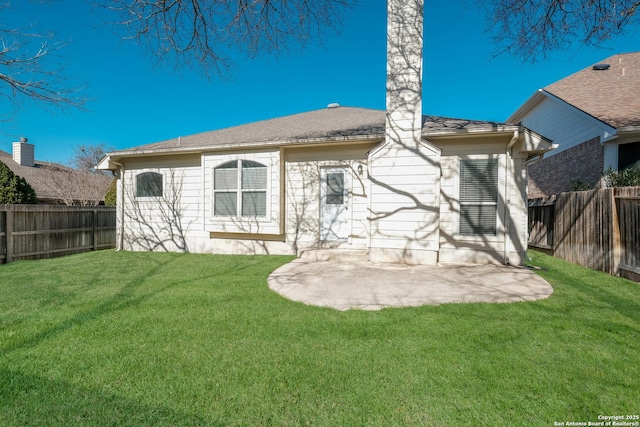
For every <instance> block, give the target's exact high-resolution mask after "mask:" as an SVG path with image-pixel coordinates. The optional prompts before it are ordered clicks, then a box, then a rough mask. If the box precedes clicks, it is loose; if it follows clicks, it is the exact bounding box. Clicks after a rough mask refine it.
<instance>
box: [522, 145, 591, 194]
mask: <svg viewBox="0 0 640 427" xmlns="http://www.w3.org/2000/svg"><path fill="white" fill-rule="evenodd" d="M603 164H604V147H603V146H602V145H601V144H600V138H599V137H596V138H593V139H590V140H589V141H586V142H583V143H582V144H579V145H577V146H575V147H572V148H569V149H568V150H565V151H563V152H561V153H558V154H555V155H553V156H550V157H546V158H544V159H542V160H540V161H538V162H536V163H534V164H531V165H529V167H528V172H529V185H528V193H529V198H530V199H535V198H538V197H546V196H551V195H553V194H558V193H562V192H564V191H569V189H570V187H571V181H572V180H574V179H575V180H578V179H579V180H580V181H582V182H583V183H585V184H588V185H591V186H593V187H595V186H596V185H598V183H599V182H600V178H601V177H602V167H603Z"/></svg>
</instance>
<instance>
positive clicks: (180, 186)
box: [98, 0, 551, 264]
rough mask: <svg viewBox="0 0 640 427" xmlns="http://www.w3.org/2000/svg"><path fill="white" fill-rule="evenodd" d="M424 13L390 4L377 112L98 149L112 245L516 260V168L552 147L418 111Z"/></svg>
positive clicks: (521, 180) (306, 116) (519, 197)
mask: <svg viewBox="0 0 640 427" xmlns="http://www.w3.org/2000/svg"><path fill="white" fill-rule="evenodd" d="M422 19H423V13H422V4H421V1H415V0H414V1H390V2H388V40H389V41H388V77H387V98H386V99H387V109H386V111H384V110H371V109H365V108H353V107H342V106H339V105H338V104H330V105H329V106H328V107H327V108H323V109H319V110H315V111H310V112H305V113H300V114H294V115H291V116H286V117H280V118H275V119H271V120H265V121H259V122H255V123H249V124H245V125H241V126H236V127H231V128H226V129H220V130H215V131H211V132H205V133H201V134H197V135H191V136H186V137H178V138H174V139H171V140H167V141H163V142H158V143H155V144H149V145H143V146H140V147H136V148H132V149H127V150H121V151H115V152H111V153H107V155H106V156H105V158H104V159H102V161H101V162H100V164H99V165H98V167H99V168H101V169H108V170H113V171H116V172H117V174H118V176H119V181H118V209H117V212H118V214H117V215H118V248H119V249H129V250H189V251H192V252H213V253H232V254H255V253H270V254H300V253H301V252H303V251H305V250H307V249H312V248H343V249H351V250H360V251H363V252H365V253H367V254H368V258H369V259H370V260H371V261H377V262H404V263H415V264H435V263H437V262H493V263H511V264H521V263H522V261H523V259H524V255H525V250H526V247H527V244H526V242H527V207H526V188H525V186H526V181H527V176H526V167H525V164H526V161H527V159H530V158H532V157H535V156H537V155H540V154H542V153H544V152H546V151H548V150H550V149H551V143H550V141H548V140H546V139H544V138H542V137H540V136H539V135H537V134H536V133H534V132H531V131H529V130H528V129H526V128H524V127H523V126H520V125H506V124H500V123H493V122H484V121H474V120H461V119H449V118H443V117H434V116H424V115H423V114H422V105H421V104H422V99H421V93H422V87H421V69H422V29H421V28H422ZM405 22H413V23H417V24H416V25H413V24H412V25H410V26H406V24H403V23H405Z"/></svg>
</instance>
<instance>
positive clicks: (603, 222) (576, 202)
mask: <svg viewBox="0 0 640 427" xmlns="http://www.w3.org/2000/svg"><path fill="white" fill-rule="evenodd" d="M529 230H530V237H529V246H531V247H538V248H543V249H547V250H551V251H552V253H553V255H554V256H556V257H558V258H562V259H564V260H566V261H569V262H572V263H575V264H579V265H582V266H585V267H588V268H592V269H597V270H601V271H605V272H607V273H609V274H620V275H624V276H625V277H628V278H632V279H634V280H640V187H628V188H615V189H614V188H606V189H602V190H591V191H580V192H572V193H561V194H557V195H554V196H551V197H548V198H545V199H535V200H530V201H529Z"/></svg>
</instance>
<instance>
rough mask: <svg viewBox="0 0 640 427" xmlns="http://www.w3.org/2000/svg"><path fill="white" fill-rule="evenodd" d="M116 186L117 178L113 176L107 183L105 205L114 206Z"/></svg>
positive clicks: (115, 202)
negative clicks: (109, 182)
mask: <svg viewBox="0 0 640 427" xmlns="http://www.w3.org/2000/svg"><path fill="white" fill-rule="evenodd" d="M117 187H118V179H117V178H113V180H112V181H111V184H109V188H107V193H106V194H105V195H104V204H105V205H106V206H115V205H116V204H117V193H118V191H117V190H118V188H117Z"/></svg>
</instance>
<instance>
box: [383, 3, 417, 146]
mask: <svg viewBox="0 0 640 427" xmlns="http://www.w3.org/2000/svg"><path fill="white" fill-rule="evenodd" d="M423 13H424V0H388V1H387V120H386V139H387V141H396V142H399V143H400V144H401V145H403V146H405V147H407V148H415V146H416V144H417V143H418V142H419V141H420V139H421V130H422V50H423V20H424V19H423Z"/></svg>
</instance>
